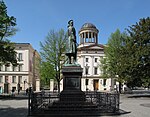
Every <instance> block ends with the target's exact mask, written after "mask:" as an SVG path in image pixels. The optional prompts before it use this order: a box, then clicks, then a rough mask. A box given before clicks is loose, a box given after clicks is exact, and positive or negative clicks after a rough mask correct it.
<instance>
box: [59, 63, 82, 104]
mask: <svg viewBox="0 0 150 117" xmlns="http://www.w3.org/2000/svg"><path fill="white" fill-rule="evenodd" d="M82 71H83V69H82V68H81V66H75V65H70V66H64V67H63V68H62V74H63V91H62V92H61V93H60V101H64V102H70V103H74V102H75V103H78V102H80V103H81V102H84V101H85V94H84V92H83V91H81V77H82Z"/></svg>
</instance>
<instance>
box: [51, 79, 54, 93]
mask: <svg viewBox="0 0 150 117" xmlns="http://www.w3.org/2000/svg"><path fill="white" fill-rule="evenodd" d="M53 90H54V80H53V79H50V91H53Z"/></svg>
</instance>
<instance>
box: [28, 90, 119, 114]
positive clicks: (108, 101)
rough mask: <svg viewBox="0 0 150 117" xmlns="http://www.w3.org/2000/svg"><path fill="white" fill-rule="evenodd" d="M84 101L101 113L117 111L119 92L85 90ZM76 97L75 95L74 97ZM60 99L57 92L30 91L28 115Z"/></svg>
mask: <svg viewBox="0 0 150 117" xmlns="http://www.w3.org/2000/svg"><path fill="white" fill-rule="evenodd" d="M85 97H86V102H87V103H91V104H94V105H96V107H97V110H98V111H99V112H101V113H103V112H104V113H115V112H118V111H119V102H120V99H119V93H106V92H85ZM75 98H76V97H75ZM59 100H60V97H59V94H58V93H52V92H32V93H31V92H30V93H29V99H28V115H34V114H37V113H39V112H43V111H44V110H45V109H48V107H49V106H51V105H52V104H53V103H54V102H58V101H59Z"/></svg>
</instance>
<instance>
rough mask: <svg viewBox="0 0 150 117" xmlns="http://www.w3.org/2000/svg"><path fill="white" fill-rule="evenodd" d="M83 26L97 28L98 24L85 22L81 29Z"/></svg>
mask: <svg viewBox="0 0 150 117" xmlns="http://www.w3.org/2000/svg"><path fill="white" fill-rule="evenodd" d="M82 28H96V26H95V25H94V24H92V23H85V24H83V25H82V27H81V29H82Z"/></svg>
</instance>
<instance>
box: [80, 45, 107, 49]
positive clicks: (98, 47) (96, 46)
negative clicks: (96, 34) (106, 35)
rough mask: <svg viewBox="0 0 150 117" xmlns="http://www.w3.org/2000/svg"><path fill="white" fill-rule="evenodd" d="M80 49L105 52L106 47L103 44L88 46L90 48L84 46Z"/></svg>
mask: <svg viewBox="0 0 150 117" xmlns="http://www.w3.org/2000/svg"><path fill="white" fill-rule="evenodd" d="M78 49H82V50H83V49H100V50H103V49H104V45H101V44H92V45H88V46H82V47H79V48H78Z"/></svg>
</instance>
